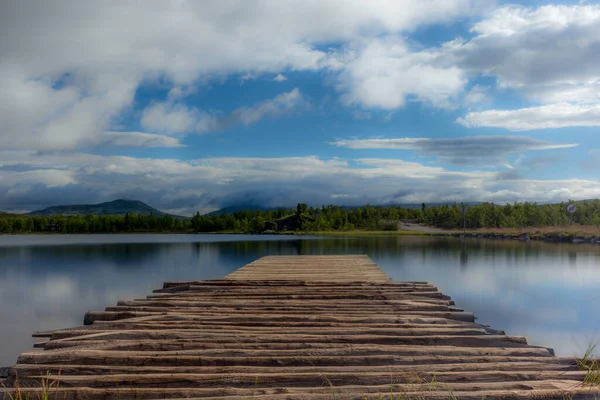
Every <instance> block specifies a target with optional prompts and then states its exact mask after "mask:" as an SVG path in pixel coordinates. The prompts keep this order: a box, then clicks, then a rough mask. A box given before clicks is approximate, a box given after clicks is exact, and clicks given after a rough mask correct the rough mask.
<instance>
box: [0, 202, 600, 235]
mask: <svg viewBox="0 0 600 400" xmlns="http://www.w3.org/2000/svg"><path fill="white" fill-rule="evenodd" d="M569 204H570V203H560V204H543V205H539V204H536V203H527V202H525V203H514V204H506V205H495V204H493V203H483V204H480V205H474V206H469V207H467V209H466V212H465V215H464V222H465V223H466V229H477V228H520V227H534V226H535V227H545V226H563V225H568V224H574V225H594V226H598V227H600V200H598V199H597V200H591V201H585V202H577V203H576V205H577V211H576V212H575V213H574V214H569V213H568V212H567V206H568V205H569ZM287 216H294V218H295V219H296V221H297V223H296V229H294V230H295V231H302V232H318V231H321V232H322V231H350V230H373V231H375V230H396V229H397V226H398V222H399V221H402V220H412V221H414V222H418V223H423V224H427V225H431V226H436V227H441V228H449V229H452V228H462V227H463V214H462V212H461V206H460V204H453V205H444V206H435V207H433V206H432V207H429V206H427V205H426V204H423V205H422V206H421V208H402V207H398V206H368V205H367V206H362V207H356V208H351V209H347V208H343V207H339V206H334V205H328V206H323V207H320V208H314V207H308V206H307V205H306V204H298V206H297V207H296V209H285V208H280V209H277V210H272V211H238V212H235V213H233V214H217V215H210V216H207V215H200V214H199V213H197V214H196V215H195V216H193V217H191V218H187V219H178V218H173V217H171V216H153V215H139V214H127V215H125V216H97V215H85V216H68V217H65V216H44V217H40V216H14V215H11V216H4V217H3V218H0V233H13V234H14V233H40V232H49V233H127V232H132V233H133V232H182V233H183V232H185V233H194V232H230V233H263V232H265V231H275V230H277V228H276V222H277V221H278V220H281V219H282V218H284V217H287Z"/></svg>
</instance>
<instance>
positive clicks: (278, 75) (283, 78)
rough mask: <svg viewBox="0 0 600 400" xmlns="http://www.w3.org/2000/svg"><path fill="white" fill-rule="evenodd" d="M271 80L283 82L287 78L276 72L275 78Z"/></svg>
mask: <svg viewBox="0 0 600 400" xmlns="http://www.w3.org/2000/svg"><path fill="white" fill-rule="evenodd" d="M273 80H274V81H275V82H285V81H287V78H286V77H285V76H283V75H281V74H277V76H276V77H275V78H273Z"/></svg>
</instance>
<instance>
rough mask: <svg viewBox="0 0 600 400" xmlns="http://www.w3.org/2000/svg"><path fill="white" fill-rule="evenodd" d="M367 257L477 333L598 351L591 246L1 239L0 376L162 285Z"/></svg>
mask: <svg viewBox="0 0 600 400" xmlns="http://www.w3.org/2000/svg"><path fill="white" fill-rule="evenodd" d="M276 254H367V255H369V256H370V257H371V258H372V259H373V260H374V261H375V262H376V263H377V264H379V266H380V267H381V268H383V269H384V270H385V272H387V273H388V274H389V275H390V276H391V277H392V278H393V279H395V280H419V281H430V282H433V283H435V284H436V285H437V286H438V287H439V288H440V289H441V290H442V291H443V292H445V293H446V294H448V295H450V296H452V298H453V299H454V300H455V301H456V304H457V306H458V307H462V308H464V309H465V310H466V311H473V312H474V313H475V315H476V316H477V317H478V320H477V322H479V323H483V324H489V325H491V326H492V327H494V328H497V329H503V330H505V331H506V332H507V333H509V334H512V335H523V336H527V337H528V339H529V342H530V343H531V344H534V345H543V346H548V347H553V348H554V349H555V350H556V353H557V355H561V356H579V355H582V354H583V353H584V352H585V350H586V349H587V347H588V346H589V345H590V344H594V343H600V307H599V306H598V305H599V304H600V290H599V289H600V246H593V245H574V244H554V243H553V244H550V243H522V242H517V241H491V240H481V241H480V240H475V239H467V240H466V241H464V240H462V241H461V239H458V238H426V237H406V236H402V237H383V236H382V237H363V238H309V237H301V238H296V237H289V236H288V237H282V236H239V235H85V236H84V235H62V236H59V235H56V236H37V235H27V236H0V367H2V366H8V365H11V364H13V363H14V362H15V361H16V359H17V356H18V355H19V354H20V353H22V352H24V351H27V350H29V349H30V348H31V345H32V343H33V339H31V338H30V336H31V333H33V332H34V331H37V330H50V329H58V328H66V327H71V326H77V325H81V324H82V321H83V315H84V313H85V312H86V311H88V310H103V309H104V308H105V307H106V306H111V305H115V303H116V302H117V301H118V300H125V299H134V298H140V297H144V296H145V295H147V294H149V293H150V292H151V291H152V290H153V289H157V288H160V287H161V286H162V282H163V281H166V280H186V279H212V278H220V277H223V276H224V275H225V274H227V273H229V272H231V271H234V270H235V269H237V268H239V267H241V266H243V265H245V264H247V263H249V262H251V261H253V260H255V259H257V258H259V257H262V256H265V255H276Z"/></svg>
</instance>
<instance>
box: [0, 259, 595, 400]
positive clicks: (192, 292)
mask: <svg viewBox="0 0 600 400" xmlns="http://www.w3.org/2000/svg"><path fill="white" fill-rule="evenodd" d="M74 301H76V299H74ZM474 321H475V318H474V316H473V314H472V313H469V312H465V311H463V310H461V309H459V308H456V307H455V306H454V302H452V301H451V300H450V298H449V297H448V296H446V295H444V294H442V293H440V292H439V291H438V290H437V288H436V287H434V286H433V285H432V284H429V283H426V282H394V281H392V280H391V279H390V278H389V277H388V276H387V275H386V274H385V273H384V272H383V271H382V270H381V269H380V268H379V267H378V266H377V265H376V264H374V263H373V262H372V261H371V259H370V258H369V257H367V256H272V257H264V258H261V259H259V260H257V261H255V262H253V263H251V264H248V265H246V266H244V267H242V268H240V269H239V270H237V271H235V272H233V273H232V274H230V275H228V276H226V277H225V278H224V279H218V280H208V281H198V282H166V283H165V284H164V287H163V288H162V289H159V290H156V291H155V292H154V293H153V294H152V295H150V296H148V297H146V298H145V299H139V300H131V301H120V302H118V304H117V305H116V306H113V307H108V308H107V309H106V310H105V311H101V312H89V313H87V314H86V315H85V319H84V326H81V327H76V328H70V329H63V330H57V331H53V332H38V333H37V334H35V336H37V337H43V338H46V341H43V342H41V343H40V344H38V347H40V348H41V349H43V351H37V352H36V351H33V352H28V353H25V354H22V355H21V357H19V359H18V362H17V364H16V365H15V366H14V367H13V368H12V369H11V370H10V375H9V380H8V381H7V382H8V383H9V384H11V385H14V384H15V381H16V379H17V377H18V380H19V386H21V392H22V393H28V394H29V396H30V397H29V398H31V399H35V398H37V396H41V394H42V393H43V392H44V391H45V390H46V391H47V390H48V389H44V388H41V387H39V386H40V381H41V380H42V379H46V380H47V382H49V383H50V389H49V397H48V398H49V399H50V400H52V399H54V398H56V399H70V398H76V399H108V398H110V399H131V398H138V399H140V398H141V399H159V398H161V399H162V398H179V399H180V398H201V399H257V400H274V399H412V398H414V399H425V398H440V399H448V398H455V399H459V400H462V399H474V400H475V399H476V400H481V399H483V398H485V399H506V398H537V399H545V398H548V399H561V400H562V399H565V398H568V397H569V396H572V395H574V394H579V395H584V394H586V395H588V396H591V395H592V394H593V393H598V392H597V389H596V388H594V387H591V386H586V385H583V384H582V382H583V380H584V376H585V373H584V372H582V371H580V370H579V368H578V367H577V365H576V363H575V360H573V359H564V358H557V357H555V356H554V354H553V352H552V350H550V349H547V348H544V347H536V346H530V345H528V344H527V341H526V339H525V338H523V337H518V336H508V335H506V334H505V333H504V332H502V331H499V330H495V329H491V328H489V327H487V326H484V325H480V324H477V323H475V322H474ZM47 386H48V384H47ZM6 396H7V395H6ZM0 397H2V396H1V395H0ZM576 398H581V397H579V396H578V397H576ZM590 398H591V397H590Z"/></svg>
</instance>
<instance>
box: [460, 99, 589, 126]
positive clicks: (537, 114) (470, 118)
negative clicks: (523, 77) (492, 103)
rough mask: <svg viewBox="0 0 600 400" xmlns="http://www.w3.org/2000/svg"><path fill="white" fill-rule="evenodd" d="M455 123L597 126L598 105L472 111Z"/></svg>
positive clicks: (560, 105) (551, 105)
mask: <svg viewBox="0 0 600 400" xmlns="http://www.w3.org/2000/svg"><path fill="white" fill-rule="evenodd" d="M457 122H458V123H459V124H461V125H464V126H466V127H469V128H470V127H491V128H505V129H509V130H511V131H527V130H532V129H547V128H564V127H568V126H600V104H598V105H578V104H570V103H558V104H550V105H545V106H540V107H530V108H521V109H518V110H487V111H481V112H472V113H469V114H467V115H466V116H465V117H464V118H458V119H457Z"/></svg>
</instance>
